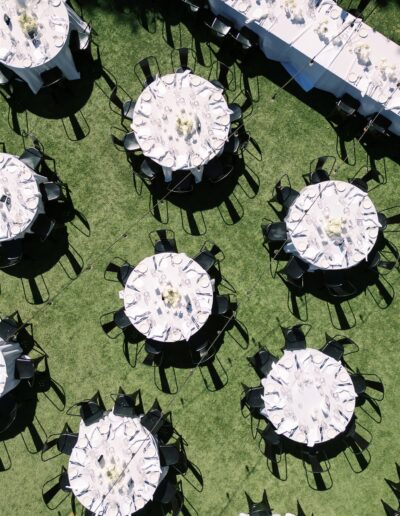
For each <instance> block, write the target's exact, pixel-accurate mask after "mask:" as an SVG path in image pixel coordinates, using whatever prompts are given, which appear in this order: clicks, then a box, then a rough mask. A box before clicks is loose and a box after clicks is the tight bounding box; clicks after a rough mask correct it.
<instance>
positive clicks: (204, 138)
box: [131, 70, 231, 182]
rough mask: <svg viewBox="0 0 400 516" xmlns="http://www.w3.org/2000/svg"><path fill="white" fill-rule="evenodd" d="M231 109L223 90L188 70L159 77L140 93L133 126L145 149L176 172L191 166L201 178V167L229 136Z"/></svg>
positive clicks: (168, 172)
mask: <svg viewBox="0 0 400 516" xmlns="http://www.w3.org/2000/svg"><path fill="white" fill-rule="evenodd" d="M230 113H231V111H230V110H229V108H228V105H227V103H226V100H225V98H224V96H223V92H222V90H221V89H220V88H217V87H215V86H214V85H213V84H211V83H210V82H209V81H207V80H205V79H203V78H202V77H199V76H198V75H193V74H191V73H190V72H189V70H187V71H185V72H182V73H175V74H169V75H164V76H163V77H161V78H157V79H156V80H155V81H154V82H152V83H151V84H150V85H149V86H148V87H147V88H145V90H144V91H143V92H142V93H141V95H140V97H139V98H138V100H137V102H136V105H135V109H134V113H133V120H132V126H131V127H132V129H133V130H134V131H135V134H136V138H137V141H138V143H139V145H140V147H141V149H142V151H143V154H144V155H145V156H147V157H149V158H151V159H152V160H153V161H155V162H156V163H158V164H159V165H161V166H162V167H163V171H164V175H165V180H166V181H171V179H172V171H174V170H182V169H185V170H186V169H190V170H191V171H192V174H193V175H194V178H195V181H196V182H200V181H201V179H202V174H203V166H204V165H205V164H206V163H208V162H209V161H210V160H211V159H212V158H214V157H215V156H217V155H218V154H220V153H221V152H222V150H223V147H224V145H225V142H226V141H227V140H228V135H229V128H230V116H229V115H230Z"/></svg>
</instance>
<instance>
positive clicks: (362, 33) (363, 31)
mask: <svg viewBox="0 0 400 516" xmlns="http://www.w3.org/2000/svg"><path fill="white" fill-rule="evenodd" d="M358 35H359V36H360V38H366V37H367V36H368V30H367V29H365V28H362V29H360V30H359V31H358Z"/></svg>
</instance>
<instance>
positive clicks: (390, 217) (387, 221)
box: [378, 206, 400, 233]
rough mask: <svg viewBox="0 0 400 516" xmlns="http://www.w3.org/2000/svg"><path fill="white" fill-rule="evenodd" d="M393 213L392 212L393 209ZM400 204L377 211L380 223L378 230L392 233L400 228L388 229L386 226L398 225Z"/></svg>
mask: <svg viewBox="0 0 400 516" xmlns="http://www.w3.org/2000/svg"><path fill="white" fill-rule="evenodd" d="M394 210H395V213H394V214H393V211H394ZM399 210H400V206H390V207H389V208H385V209H383V210H381V211H380V212H378V220H379V223H380V225H381V226H382V227H381V228H380V231H381V232H383V231H385V232H388V233H394V232H398V231H400V229H390V228H389V227H388V226H392V225H398V224H400V211H399Z"/></svg>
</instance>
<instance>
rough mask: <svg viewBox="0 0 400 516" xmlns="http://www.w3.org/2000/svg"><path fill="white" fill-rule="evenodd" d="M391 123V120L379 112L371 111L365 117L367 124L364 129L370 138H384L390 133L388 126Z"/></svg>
mask: <svg viewBox="0 0 400 516" xmlns="http://www.w3.org/2000/svg"><path fill="white" fill-rule="evenodd" d="M391 125H392V122H391V120H389V119H388V118H386V117H384V116H383V115H381V114H380V113H373V114H372V115H369V116H368V117H367V125H366V127H365V129H364V130H365V131H366V133H367V134H368V136H370V137H372V138H386V137H388V136H389V135H390V132H389V127H390V126H391Z"/></svg>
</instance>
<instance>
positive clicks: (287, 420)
mask: <svg viewBox="0 0 400 516" xmlns="http://www.w3.org/2000/svg"><path fill="white" fill-rule="evenodd" d="M262 385H263V387H264V396H263V399H264V402H265V407H264V409H262V411H261V412H262V414H263V415H264V416H265V417H267V418H268V419H269V421H271V423H272V424H273V425H274V426H275V428H276V431H277V433H278V434H283V435H284V436H285V437H288V438H289V439H292V440H293V441H297V442H299V443H304V444H307V446H310V447H312V446H314V444H316V443H322V442H325V441H328V440H330V439H333V438H334V437H336V436H337V435H338V434H340V433H341V432H343V431H344V430H345V428H346V426H347V424H348V423H349V421H350V419H351V418H352V416H353V412H354V407H355V398H356V393H355V391H354V386H353V383H352V381H351V379H350V375H349V373H348V372H347V371H346V369H345V368H344V367H343V366H342V365H341V364H340V362H338V361H336V360H334V359H333V358H330V357H328V356H327V355H325V354H324V353H322V352H321V351H318V350H316V349H304V350H299V351H285V352H284V354H283V357H282V358H281V359H280V360H279V361H278V362H276V363H275V364H273V366H272V370H271V372H270V373H269V374H268V375H267V377H266V378H264V379H263V380H262Z"/></svg>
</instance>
